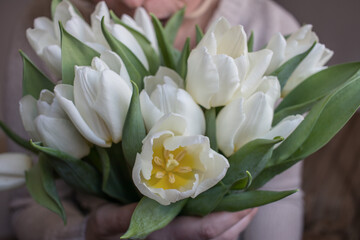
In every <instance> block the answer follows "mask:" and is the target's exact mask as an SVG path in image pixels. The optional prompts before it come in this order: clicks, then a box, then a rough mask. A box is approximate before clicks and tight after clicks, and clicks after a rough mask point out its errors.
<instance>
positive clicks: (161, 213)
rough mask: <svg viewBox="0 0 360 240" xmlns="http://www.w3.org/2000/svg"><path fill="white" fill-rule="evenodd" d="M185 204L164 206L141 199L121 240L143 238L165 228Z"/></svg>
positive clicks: (181, 202)
mask: <svg viewBox="0 0 360 240" xmlns="http://www.w3.org/2000/svg"><path fill="white" fill-rule="evenodd" d="M185 203H186V199H184V200H182V201H178V202H176V203H172V204H170V205H166V206H165V205H161V204H160V203H158V202H156V201H155V200H152V199H150V198H147V197H143V198H142V199H141V201H140V202H139V204H138V205H137V207H136V209H135V211H134V213H133V215H132V217H131V222H130V227H129V229H128V230H127V232H126V233H125V234H124V235H123V236H122V237H121V239H126V238H132V239H134V238H145V237H146V236H147V235H149V234H150V233H152V232H154V231H156V230H159V229H161V228H163V227H165V226H166V225H168V224H169V223H170V222H171V221H172V220H173V219H174V218H175V217H176V216H177V215H178V214H179V213H180V211H181V209H182V208H183V207H184V205H185Z"/></svg>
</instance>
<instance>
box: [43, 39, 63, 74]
mask: <svg viewBox="0 0 360 240" xmlns="http://www.w3.org/2000/svg"><path fill="white" fill-rule="evenodd" d="M40 57H41V59H42V60H43V61H44V62H45V64H46V66H47V67H48V68H49V69H50V71H51V72H52V73H54V74H55V76H56V77H57V79H61V48H60V46H59V45H50V46H47V47H45V48H44V50H43V53H42V55H40Z"/></svg>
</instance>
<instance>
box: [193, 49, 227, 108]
mask: <svg viewBox="0 0 360 240" xmlns="http://www.w3.org/2000/svg"><path fill="white" fill-rule="evenodd" d="M219 87H220V86H219V75H218V72H217V67H216V65H215V63H214V62H213V58H212V56H211V55H210V54H209V53H208V51H207V50H206V48H196V49H194V50H193V51H192V52H191V53H190V56H189V59H188V73H187V78H186V90H187V91H188V92H189V93H190V95H191V96H192V97H193V98H194V100H195V101H196V102H197V103H199V104H200V105H201V106H203V107H205V108H207V109H210V107H211V104H210V103H211V98H212V96H213V94H215V93H216V92H218V89H219Z"/></svg>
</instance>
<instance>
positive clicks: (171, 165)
mask: <svg viewBox="0 0 360 240" xmlns="http://www.w3.org/2000/svg"><path fill="white" fill-rule="evenodd" d="M177 166H179V162H178V161H176V160H175V159H174V154H171V153H170V154H169V158H168V159H167V161H166V168H165V169H166V171H168V172H170V171H172V170H174V168H176V167H177Z"/></svg>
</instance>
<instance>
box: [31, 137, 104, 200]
mask: <svg viewBox="0 0 360 240" xmlns="http://www.w3.org/2000/svg"><path fill="white" fill-rule="evenodd" d="M31 143H32V146H34V147H35V148H36V149H38V150H39V151H41V152H42V153H44V154H46V155H47V156H48V157H49V158H50V160H49V162H50V164H51V166H52V167H53V168H54V170H55V171H56V172H57V174H58V175H59V176H60V177H61V178H62V179H64V181H65V182H66V183H68V184H69V185H71V186H72V187H74V188H75V189H78V190H80V191H84V192H86V193H90V194H93V195H97V196H103V194H102V191H101V176H100V174H99V172H98V171H97V170H96V169H95V168H94V167H93V166H91V165H90V164H88V163H86V162H85V161H81V160H78V159H76V158H74V157H72V156H69V155H68V154H66V153H63V152H60V151H58V150H55V149H52V148H49V147H43V146H39V145H37V144H35V143H33V142H31Z"/></svg>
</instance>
